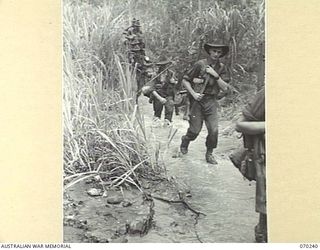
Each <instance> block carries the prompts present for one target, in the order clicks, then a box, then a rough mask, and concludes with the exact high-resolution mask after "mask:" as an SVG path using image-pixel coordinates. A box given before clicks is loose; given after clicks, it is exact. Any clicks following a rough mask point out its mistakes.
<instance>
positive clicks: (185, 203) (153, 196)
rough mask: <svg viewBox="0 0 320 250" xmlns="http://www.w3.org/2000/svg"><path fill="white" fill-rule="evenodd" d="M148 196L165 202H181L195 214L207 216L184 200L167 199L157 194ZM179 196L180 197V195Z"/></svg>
mask: <svg viewBox="0 0 320 250" xmlns="http://www.w3.org/2000/svg"><path fill="white" fill-rule="evenodd" d="M149 196H151V197H152V198H154V199H157V200H160V201H164V202H167V203H182V204H183V205H184V206H185V207H186V208H188V209H189V210H190V211H191V212H193V213H195V214H196V215H197V216H199V215H200V214H202V215H204V216H207V215H206V214H204V213H202V212H199V211H197V210H195V209H194V208H192V207H191V206H190V205H189V204H188V203H187V202H186V201H185V200H183V199H180V200H168V199H166V198H163V197H159V196H155V195H153V194H149ZM180 198H181V197H180Z"/></svg>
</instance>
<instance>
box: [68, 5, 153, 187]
mask: <svg viewBox="0 0 320 250" xmlns="http://www.w3.org/2000/svg"><path fill="white" fill-rule="evenodd" d="M111 12H112V6H107V5H105V6H103V7H94V8H91V6H90V5H88V4H82V5H77V4H66V5H65V6H64V57H63V59H64V93H63V103H64V105H63V116H64V117H63V118H64V119H63V120H64V174H65V181H66V188H67V187H70V186H72V185H73V184H74V183H76V182H78V181H80V180H83V179H85V178H88V177H91V176H95V175H97V174H99V175H100V176H102V177H103V180H104V182H105V184H108V185H109V186H118V185H122V184H123V183H130V184H133V185H136V186H137V187H139V180H138V177H137V174H136V172H137V171H138V170H139V168H155V167H156V166H154V165H152V164H151V163H150V162H151V160H150V159H149V158H150V156H149V152H148V149H147V141H146V135H145V127H144V121H143V117H142V115H141V114H140V112H139V109H138V107H137V106H136V105H135V96H134V95H135V88H134V86H136V83H135V81H136V80H135V75H134V73H133V72H132V71H131V70H130V68H129V64H128V63H126V62H123V61H121V60H120V57H122V58H124V57H125V56H124V55H123V54H122V52H121V50H120V49H119V50H116V49H112V48H113V47H114V46H116V47H117V46H118V45H117V44H118V43H119V34H121V33H122V32H121V29H122V26H121V24H123V18H122V14H120V15H119V16H118V17H112V18H111ZM106 34H108V36H106ZM106 47H107V48H109V50H108V52H106V51H104V49H105V48H106ZM115 83H116V84H115ZM153 170H155V169H153Z"/></svg>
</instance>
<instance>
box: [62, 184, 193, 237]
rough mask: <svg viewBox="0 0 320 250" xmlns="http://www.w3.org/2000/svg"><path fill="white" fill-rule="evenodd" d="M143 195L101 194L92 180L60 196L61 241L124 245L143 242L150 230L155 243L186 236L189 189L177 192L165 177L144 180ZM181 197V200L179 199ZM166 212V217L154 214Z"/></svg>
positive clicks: (189, 225)
mask: <svg viewBox="0 0 320 250" xmlns="http://www.w3.org/2000/svg"><path fill="white" fill-rule="evenodd" d="M144 182H145V183H146V184H145V187H144V192H143V193H142V192H140V191H138V190H136V189H134V188H132V189H130V188H128V189H115V190H108V191H107V193H104V192H103V189H102V188H101V184H100V183H99V182H98V181H96V180H95V179H91V180H89V181H86V182H80V183H77V184H76V185H74V186H73V187H71V188H70V189H68V190H67V191H66V192H65V195H64V242H88V243H98V242H100V243H108V242H110V243H126V242H143V239H144V237H145V236H146V235H147V234H148V232H149V231H150V230H151V229H152V230H154V231H157V232H158V236H159V237H158V239H153V240H155V241H156V242H167V240H166V239H167V238H168V235H169V234H170V235H174V239H175V241H176V242H181V241H182V239H181V237H179V235H186V234H190V236H189V237H191V238H192V237H193V236H192V235H193V234H194V232H193V231H192V228H193V224H194V221H195V220H194V219H193V216H195V213H194V212H192V211H190V209H189V208H187V207H186V204H187V203H186V202H187V201H186V200H187V199H188V198H187V196H188V195H189V190H181V189H179V190H178V189H177V186H176V184H175V183H174V181H168V180H166V179H165V178H163V179H161V180H157V181H153V180H150V179H149V180H144ZM182 196H183V197H182ZM155 211H166V212H167V211H170V214H171V215H172V216H170V218H169V217H168V216H165V218H164V217H163V216H162V215H161V213H158V212H157V213H155Z"/></svg>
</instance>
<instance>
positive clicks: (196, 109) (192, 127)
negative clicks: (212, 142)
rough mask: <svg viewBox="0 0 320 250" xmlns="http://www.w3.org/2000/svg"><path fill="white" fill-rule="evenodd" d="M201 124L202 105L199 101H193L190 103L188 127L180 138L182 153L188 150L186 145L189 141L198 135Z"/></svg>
mask: <svg viewBox="0 0 320 250" xmlns="http://www.w3.org/2000/svg"><path fill="white" fill-rule="evenodd" d="M202 124H203V113H202V107H201V105H200V103H199V102H197V101H194V102H193V103H192V107H191V111H190V119H189V128H188V130H187V133H186V135H184V136H182V138H181V145H180V151H181V153H183V154H186V153H187V152H188V146H189V143H190V141H193V140H195V139H196V138H197V136H198V135H199V133H200V131H201V128H202Z"/></svg>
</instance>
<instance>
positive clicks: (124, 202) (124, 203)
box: [122, 201, 132, 207]
mask: <svg viewBox="0 0 320 250" xmlns="http://www.w3.org/2000/svg"><path fill="white" fill-rule="evenodd" d="M131 205H132V203H131V202H130V201H123V202H122V206H123V207H129V206H131Z"/></svg>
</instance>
